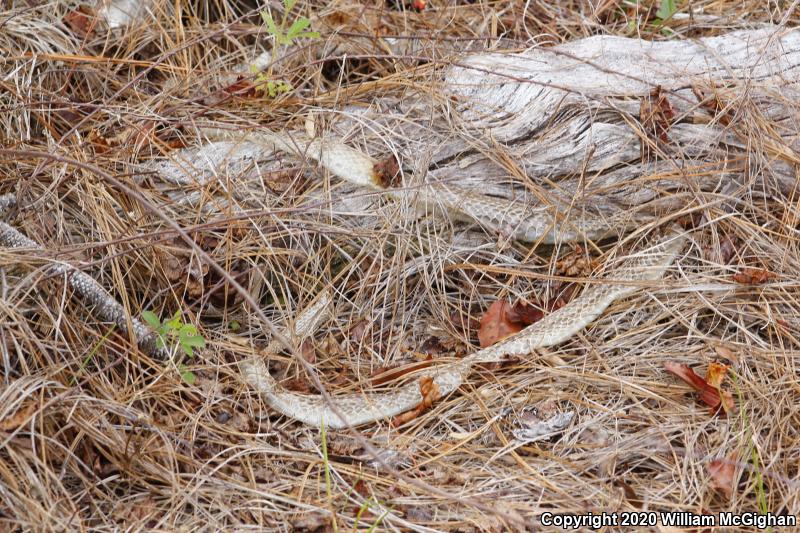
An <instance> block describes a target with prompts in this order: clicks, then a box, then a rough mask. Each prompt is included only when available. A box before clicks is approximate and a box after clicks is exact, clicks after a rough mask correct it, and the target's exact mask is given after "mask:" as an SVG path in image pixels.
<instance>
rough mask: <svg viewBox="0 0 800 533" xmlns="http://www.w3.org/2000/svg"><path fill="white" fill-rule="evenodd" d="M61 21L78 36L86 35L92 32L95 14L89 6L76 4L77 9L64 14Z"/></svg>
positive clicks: (95, 24)
mask: <svg viewBox="0 0 800 533" xmlns="http://www.w3.org/2000/svg"><path fill="white" fill-rule="evenodd" d="M63 22H64V25H66V26H67V27H68V28H69V29H70V30H72V32H73V33H74V34H75V35H77V36H78V37H86V36H87V35H90V34H91V33H92V32H94V28H95V26H97V15H96V14H95V12H94V10H93V9H92V8H91V7H89V6H78V8H77V9H75V10H73V11H70V12H69V13H67V14H66V15H64V19H63Z"/></svg>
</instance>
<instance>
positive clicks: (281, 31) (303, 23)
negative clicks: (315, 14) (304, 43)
mask: <svg viewBox="0 0 800 533" xmlns="http://www.w3.org/2000/svg"><path fill="white" fill-rule="evenodd" d="M296 2H297V0H283V7H284V9H285V10H286V14H285V15H284V17H283V20H282V21H281V24H280V26H278V25H276V24H275V20H274V19H273V18H272V15H270V13H269V11H266V10H265V11H262V12H261V18H262V19H263V20H264V24H266V25H267V31H269V33H270V35H272V36H273V37H275V41H276V42H277V43H278V44H280V45H283V46H288V45H290V44H292V43H293V42H294V41H295V39H302V38H308V39H316V38H317V37H319V32H316V31H306V28H308V27H309V26H310V25H311V21H310V20H308V19H307V18H306V17H298V18H296V19H295V20H294V22H292V25H291V26H289V29H288V30H285V28H286V23H287V22H288V20H287V19H288V18H289V11H291V10H292V8H293V7H294V5H295V3H296Z"/></svg>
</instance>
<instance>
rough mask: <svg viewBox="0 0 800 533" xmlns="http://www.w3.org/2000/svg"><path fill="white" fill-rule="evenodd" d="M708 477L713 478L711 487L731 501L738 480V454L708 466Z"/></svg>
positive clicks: (712, 462) (714, 461) (715, 461)
mask: <svg viewBox="0 0 800 533" xmlns="http://www.w3.org/2000/svg"><path fill="white" fill-rule="evenodd" d="M706 470H708V475H709V476H711V483H710V484H711V486H712V487H713V488H714V489H715V490H718V491H719V492H721V493H722V494H724V495H725V496H726V497H727V498H728V499H729V500H730V499H731V498H732V497H733V491H734V487H735V485H736V480H735V479H734V476H735V474H736V453H732V454H730V455H729V456H728V457H726V458H725V459H714V460H713V461H711V462H710V463H708V464H707V465H706Z"/></svg>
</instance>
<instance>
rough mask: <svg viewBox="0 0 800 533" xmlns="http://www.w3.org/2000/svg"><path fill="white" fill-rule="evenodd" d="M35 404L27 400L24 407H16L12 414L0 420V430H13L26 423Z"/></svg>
mask: <svg viewBox="0 0 800 533" xmlns="http://www.w3.org/2000/svg"><path fill="white" fill-rule="evenodd" d="M37 405H38V404H37V403H36V402H34V401H29V402H28V403H27V404H26V405H25V406H24V407H21V408H19V409H17V412H16V413H14V414H13V415H11V416H8V417H6V418H4V419H3V420H0V431H13V430H15V429H17V428H18V427H20V426H21V425H22V424H25V423H27V422H28V421H29V420H30V418H31V416H32V415H33V413H34V412H35V411H36V407H37Z"/></svg>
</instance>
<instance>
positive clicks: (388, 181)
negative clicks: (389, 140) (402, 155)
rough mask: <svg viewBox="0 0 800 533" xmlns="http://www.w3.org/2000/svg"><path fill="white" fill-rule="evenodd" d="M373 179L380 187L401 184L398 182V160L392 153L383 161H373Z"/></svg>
mask: <svg viewBox="0 0 800 533" xmlns="http://www.w3.org/2000/svg"><path fill="white" fill-rule="evenodd" d="M374 171H375V180H376V182H377V183H378V184H379V185H381V186H382V187H386V188H389V187H396V186H398V185H401V184H400V183H398V181H399V179H400V162H399V161H397V158H396V157H395V156H394V154H391V155H389V157H387V158H386V159H384V160H383V161H379V162H378V163H375V166H374Z"/></svg>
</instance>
